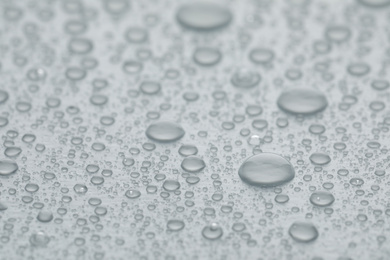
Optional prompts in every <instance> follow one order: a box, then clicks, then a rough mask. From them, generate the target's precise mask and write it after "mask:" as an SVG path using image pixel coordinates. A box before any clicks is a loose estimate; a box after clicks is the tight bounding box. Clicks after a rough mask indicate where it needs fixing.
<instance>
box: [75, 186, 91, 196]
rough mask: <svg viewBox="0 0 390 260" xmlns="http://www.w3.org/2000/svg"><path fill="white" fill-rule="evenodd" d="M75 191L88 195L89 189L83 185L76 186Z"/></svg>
mask: <svg viewBox="0 0 390 260" xmlns="http://www.w3.org/2000/svg"><path fill="white" fill-rule="evenodd" d="M73 190H74V191H75V192H76V193H77V194H85V193H87V191H88V188H87V186H85V185H83V184H76V185H74V187H73Z"/></svg>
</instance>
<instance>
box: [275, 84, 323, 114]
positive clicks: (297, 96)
mask: <svg viewBox="0 0 390 260" xmlns="http://www.w3.org/2000/svg"><path fill="white" fill-rule="evenodd" d="M277 104H278V106H279V108H280V109H282V110H283V111H285V112H288V113H292V114H302V115H310V114H315V113H318V112H321V111H322V110H324V109H325V108H326V107H327V106H328V101H327V100H326V97H325V95H324V94H322V93H321V92H320V91H318V90H314V89H303V88H302V89H301V88H299V89H298V88H297V89H289V90H285V91H284V92H282V94H281V95H280V96H279V98H278V101H277Z"/></svg>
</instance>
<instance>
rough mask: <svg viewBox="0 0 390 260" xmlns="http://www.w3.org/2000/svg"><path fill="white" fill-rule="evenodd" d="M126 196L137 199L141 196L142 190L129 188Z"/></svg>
mask: <svg viewBox="0 0 390 260" xmlns="http://www.w3.org/2000/svg"><path fill="white" fill-rule="evenodd" d="M125 196H126V197H127V198H129V199H136V198H139V197H140V196H141V192H140V191H138V190H128V191H126V193H125Z"/></svg>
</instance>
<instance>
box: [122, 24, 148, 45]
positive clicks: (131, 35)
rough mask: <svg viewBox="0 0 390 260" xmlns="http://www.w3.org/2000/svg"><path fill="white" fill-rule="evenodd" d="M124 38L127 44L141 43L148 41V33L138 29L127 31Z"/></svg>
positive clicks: (133, 28)
mask: <svg viewBox="0 0 390 260" xmlns="http://www.w3.org/2000/svg"><path fill="white" fill-rule="evenodd" d="M125 38H126V40H127V41H128V42H129V43H143V42H146V41H147V39H148V31H147V30H145V29H143V28H140V27H131V28H129V29H127V31H126V34H125Z"/></svg>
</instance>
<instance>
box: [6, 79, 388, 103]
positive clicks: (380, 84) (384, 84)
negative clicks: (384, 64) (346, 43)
mask: <svg viewBox="0 0 390 260" xmlns="http://www.w3.org/2000/svg"><path fill="white" fill-rule="evenodd" d="M371 87H372V88H373V89H375V90H379V91H381V90H385V89H388V88H389V87H390V83H389V82H388V81H387V80H374V81H373V82H372V83H371ZM0 103H1V102H0Z"/></svg>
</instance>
